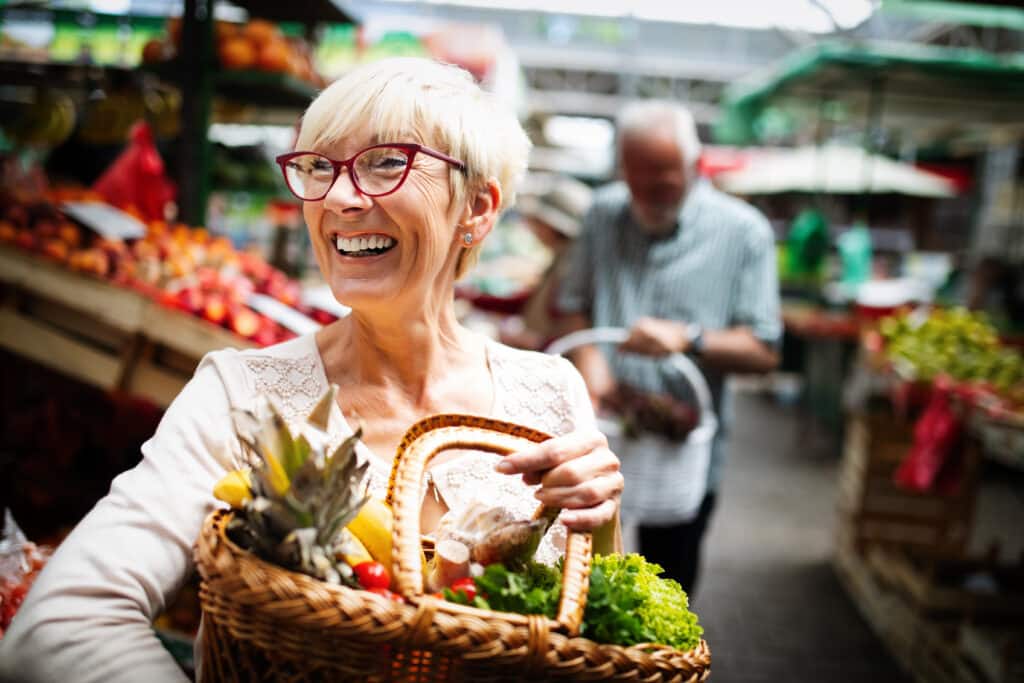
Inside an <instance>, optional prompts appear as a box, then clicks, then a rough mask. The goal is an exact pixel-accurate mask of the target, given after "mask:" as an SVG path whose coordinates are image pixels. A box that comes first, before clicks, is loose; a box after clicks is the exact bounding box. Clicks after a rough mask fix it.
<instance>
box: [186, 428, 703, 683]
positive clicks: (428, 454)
mask: <svg viewBox="0 0 1024 683" xmlns="http://www.w3.org/2000/svg"><path fill="white" fill-rule="evenodd" d="M547 438H549V437H548V435H546V434H544V433H542V432H538V431H535V430H532V429H528V428H526V427H521V426H519V425H514V424H511V423H507V422H501V421H498V420H491V419H487V418H480V417H475V416H466V415H437V416H434V417H430V418H427V419H425V420H422V421H420V422H418V423H417V424H415V425H414V426H413V427H412V428H411V429H410V430H409V431H408V432H407V433H406V435H405V437H404V438H403V440H402V443H401V444H400V445H399V448H398V455H397V456H396V458H395V465H394V468H393V469H392V473H391V481H390V485H389V488H388V502H389V503H391V504H392V508H393V512H394V558H393V563H394V573H395V581H396V584H397V587H398V592H399V593H401V594H402V595H403V596H404V597H405V598H406V600H407V601H408V602H407V603H399V602H395V601H392V600H388V599H387V598H385V597H382V596H379V595H376V594H374V593H370V592H368V591H362V590H357V589H352V588H347V587H345V586H335V585H331V584H328V583H325V582H323V581H319V580H317V579H314V578H312V577H309V576H306V575H304V574H300V573H297V572H292V571H288V570H285V569H283V568H280V567H278V566H276V565H273V564H270V563H268V562H265V561H263V560H261V559H259V558H258V557H256V556H255V555H253V554H252V553H250V552H248V551H245V550H242V549H241V548H239V547H238V546H237V545H235V544H234V543H233V542H232V541H231V540H230V539H229V538H228V537H227V534H226V531H227V525H228V522H229V521H230V520H231V518H232V514H233V513H232V512H231V511H230V510H219V511H217V512H214V513H212V514H211V515H210V516H209V517H208V518H207V519H206V521H205V523H204V524H203V528H202V531H201V532H200V536H199V540H198V541H197V543H196V547H195V559H196V564H197V566H198V569H199V573H200V576H201V578H202V581H201V588H200V601H201V603H202V609H203V628H202V636H201V641H200V647H201V655H202V656H201V669H200V675H201V677H202V680H203V681H204V683H209V682H211V681H232V682H239V683H240V682H242V681H292V682H294V683H313V682H319V681H324V682H326V681H332V682H334V681H373V682H381V683H385V682H392V681H394V682H402V683H406V682H408V683H413V682H416V683H419V682H424V683H426V682H434V681H436V682H438V683H440V682H450V681H459V682H462V681H465V682H466V683H470V682H473V683H492V682H494V683H497V682H506V681H507V682H509V683H511V682H513V681H524V680H528V681H531V683H533V682H541V681H571V680H588V681H610V680H614V681H643V682H645V683H669V682H671V683H698V682H699V681H704V680H706V679H707V677H708V676H709V674H710V664H711V654H710V651H709V650H708V647H707V644H706V643H705V642H704V641H701V643H700V644H699V645H698V646H697V647H695V648H694V649H693V650H690V651H688V652H682V651H679V650H675V649H673V648H669V647H666V646H663V645H654V644H642V645H634V646H631V647H621V646H617V645H608V644H600V643H596V642H594V641H591V640H588V639H586V638H581V637H578V635H577V634H578V633H579V626H580V623H581V621H582V617H583V610H584V606H585V601H586V595H587V589H588V585H589V584H588V579H589V573H590V560H591V538H590V534H583V533H575V532H570V534H569V537H568V541H567V548H566V559H565V563H564V571H563V577H562V581H563V584H562V585H563V589H562V595H561V601H560V605H559V609H558V615H557V618H556V619H554V620H552V619H548V618H547V617H544V616H527V615H521V614H513V613H507V612H494V611H489V610H481V609H477V608H474V607H467V606H463V605H457V604H455V603H451V602H447V601H444V600H441V599H438V598H435V597H433V596H430V595H424V594H423V574H422V565H421V562H422V556H421V552H420V545H419V544H420V533H419V509H418V508H419V491H420V480H421V479H422V477H423V473H424V471H425V469H426V466H427V464H428V463H429V461H430V459H431V458H433V457H434V456H435V455H437V454H438V453H441V452H443V451H445V450H449V449H468V448H472V449H478V450H484V451H488V452H492V453H498V454H501V455H507V454H509V453H512V452H514V451H517V450H521V449H522V448H524V447H525V446H527V445H529V444H530V443H536V442H540V441H543V440H545V439H547ZM553 512H554V511H551V510H546V509H544V508H543V506H542V507H541V508H539V509H538V510H537V516H541V515H549V514H552V513H553Z"/></svg>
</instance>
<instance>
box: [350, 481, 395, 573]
mask: <svg viewBox="0 0 1024 683" xmlns="http://www.w3.org/2000/svg"><path fill="white" fill-rule="evenodd" d="M393 524H394V520H393V518H392V516H391V508H390V507H388V505H387V504H386V503H385V502H384V501H382V500H378V499H376V498H371V499H370V500H368V501H367V502H366V504H365V505H363V508H362V509H361V510H360V511H359V514H358V515H356V517H355V519H353V520H352V521H351V522H349V523H348V527H347V528H348V530H349V531H351V532H352V535H353V536H355V537H356V538H357V539H359V542H360V543H362V544H363V546H365V547H366V550H367V551H368V552H369V553H370V556H371V557H373V559H374V560H376V561H377V562H380V563H381V564H382V565H384V567H385V568H386V569H387V570H388V573H389V574H390V573H391V548H392V544H391V530H392V528H393Z"/></svg>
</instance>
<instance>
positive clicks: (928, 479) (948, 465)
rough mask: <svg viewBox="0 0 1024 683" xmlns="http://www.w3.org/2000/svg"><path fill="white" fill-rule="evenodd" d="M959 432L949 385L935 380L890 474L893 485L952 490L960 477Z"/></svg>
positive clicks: (958, 421)
mask: <svg viewBox="0 0 1024 683" xmlns="http://www.w3.org/2000/svg"><path fill="white" fill-rule="evenodd" d="M963 431H964V429H963V421H962V420H961V419H960V416H959V415H957V414H956V412H954V410H953V406H952V404H951V402H950V389H949V387H947V386H943V385H942V384H941V383H936V385H935V387H934V388H933V390H932V395H931V399H930V400H929V402H928V407H927V408H926V409H925V411H924V413H922V415H921V417H920V419H919V420H918V421H917V423H916V424H915V425H914V445H913V446H912V447H911V449H910V452H909V453H908V454H907V457H906V458H904V459H903V462H902V463H900V466H899V468H897V470H896V472H895V474H894V479H895V481H896V484H897V485H899V486H902V487H903V488H907V489H911V490H914V491H936V492H938V493H942V494H951V493H954V492H955V491H956V489H957V488H958V487H959V484H960V480H961V478H962V466H961V463H960V459H959V457H958V456H959V455H960V453H961V451H962V449H961V448H960V442H961V437H962V435H963Z"/></svg>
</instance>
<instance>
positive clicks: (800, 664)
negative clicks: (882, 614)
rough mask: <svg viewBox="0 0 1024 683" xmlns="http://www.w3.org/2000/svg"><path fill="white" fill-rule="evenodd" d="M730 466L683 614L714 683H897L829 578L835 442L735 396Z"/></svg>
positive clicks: (891, 664) (778, 410) (744, 395)
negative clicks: (688, 612) (699, 634)
mask: <svg viewBox="0 0 1024 683" xmlns="http://www.w3.org/2000/svg"><path fill="white" fill-rule="evenodd" d="M734 406H735V417H734V420H733V428H732V434H731V448H730V460H729V462H728V465H727V469H726V472H725V480H724V484H723V487H722V490H721V492H720V495H719V500H718V508H717V511H716V513H715V515H714V517H713V519H712V526H711V529H710V531H709V533H708V536H707V537H706V542H705V548H704V553H705V555H704V564H703V573H702V578H701V583H700V585H699V586H698V588H697V595H696V598H695V600H694V603H693V607H694V609H695V611H696V612H697V614H699V615H700V619H701V622H702V623H703V625H704V628H705V637H706V638H707V640H708V643H709V645H710V646H711V652H712V658H713V664H712V680H713V681H714V683H755V682H758V683H759V682H762V681H763V682H765V683H768V682H771V683H781V682H783V681H786V682H793V683H814V682H817V681H822V682H825V681H828V682H829V683H845V682H849V683H853V682H854V681H857V682H861V681H871V682H872V683H875V682H878V683H883V682H884V683H903V682H904V681H908V680H909V679H908V678H906V677H905V676H904V675H903V673H902V672H901V671H900V669H899V667H898V665H897V664H896V662H895V660H893V659H892V658H891V657H890V656H889V655H888V653H887V652H886V650H885V648H884V646H883V645H882V643H881V642H880V641H879V640H878V639H877V638H876V637H875V636H874V634H873V633H872V632H871V630H870V627H869V626H868V624H867V623H866V622H865V621H864V620H863V619H862V618H861V617H860V615H859V614H858V612H857V610H856V608H855V607H854V605H853V603H852V602H851V601H850V599H849V598H848V597H847V595H846V593H845V592H844V591H843V589H842V587H841V586H840V584H839V581H838V579H837V578H836V575H835V572H834V571H833V569H832V565H831V558H832V553H833V546H834V538H835V524H836V514H835V492H836V477H837V469H838V465H839V453H838V451H837V449H838V446H837V445H836V443H835V442H834V441H833V440H832V439H830V438H828V437H827V436H826V435H824V434H822V433H821V431H820V430H816V429H815V428H814V427H813V424H812V423H811V422H809V421H808V420H806V419H804V418H802V417H801V416H800V415H799V413H798V410H797V408H795V407H792V406H782V405H779V404H777V403H775V402H774V401H773V400H772V399H771V398H769V397H767V396H763V395H758V394H754V393H749V392H737V393H736V396H735V404H734Z"/></svg>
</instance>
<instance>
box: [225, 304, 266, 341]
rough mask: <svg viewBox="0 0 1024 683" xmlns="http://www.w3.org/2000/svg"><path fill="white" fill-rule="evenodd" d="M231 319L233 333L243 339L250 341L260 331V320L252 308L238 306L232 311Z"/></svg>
mask: <svg viewBox="0 0 1024 683" xmlns="http://www.w3.org/2000/svg"><path fill="white" fill-rule="evenodd" d="M230 317H231V319H230V322H229V325H230V328H231V331H232V332H234V333H235V334H237V335H239V336H241V337H245V338H246V339H249V338H250V337H252V336H253V335H255V334H256V332H258V331H259V329H260V318H259V316H258V315H256V313H255V312H254V311H253V310H252V309H250V308H246V307H245V306H236V307H235V308H233V309H232V310H231V316H230Z"/></svg>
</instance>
